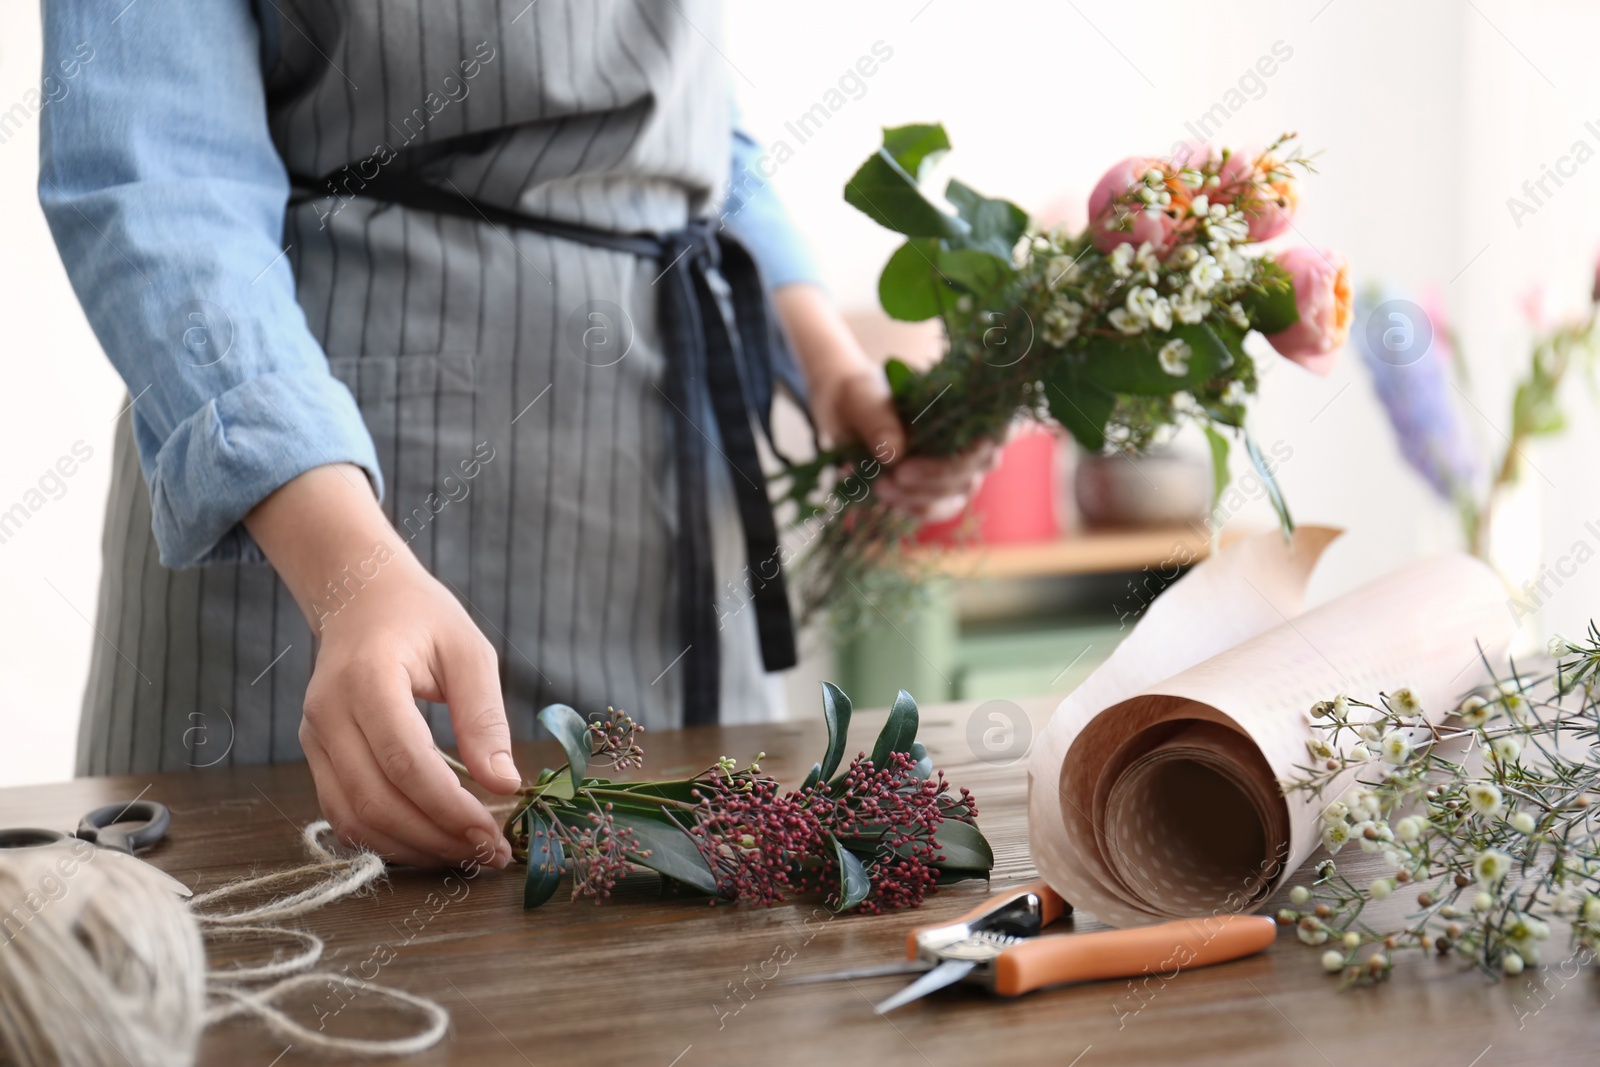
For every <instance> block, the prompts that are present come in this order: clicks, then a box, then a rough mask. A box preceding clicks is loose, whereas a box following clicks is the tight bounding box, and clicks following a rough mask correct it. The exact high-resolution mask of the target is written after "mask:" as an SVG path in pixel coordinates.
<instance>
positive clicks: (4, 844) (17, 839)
mask: <svg viewBox="0 0 1600 1067" xmlns="http://www.w3.org/2000/svg"><path fill="white" fill-rule="evenodd" d="M66 839H67V835H66V834H64V833H62V832H61V831H60V830H40V829H36V828H34V827H31V826H12V827H8V828H6V829H4V830H0V848H34V847H35V846H38V845H54V844H57V843H59V842H61V841H65V840H66Z"/></svg>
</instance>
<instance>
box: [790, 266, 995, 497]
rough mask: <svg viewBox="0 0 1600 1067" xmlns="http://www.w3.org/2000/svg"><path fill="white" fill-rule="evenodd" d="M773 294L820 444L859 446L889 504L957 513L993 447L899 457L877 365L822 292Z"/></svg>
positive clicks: (805, 289) (796, 288)
mask: <svg viewBox="0 0 1600 1067" xmlns="http://www.w3.org/2000/svg"><path fill="white" fill-rule="evenodd" d="M773 299H774V301H775V302H776V304H777V305H778V313H779V314H780V315H781V316H782V317H783V324H784V326H785V327H787V329H788V331H789V336H790V337H791V338H792V339H793V340H794V345H795V350H796V355H797V356H798V357H799V359H800V365H801V366H802V367H803V368H804V370H805V375H806V384H807V385H808V386H809V388H810V392H811V414H812V417H813V418H814V419H815V420H816V423H817V429H818V431H819V432H820V433H821V435H822V437H823V443H824V444H826V445H829V446H833V445H838V444H842V443H845V442H848V441H859V442H860V443H861V444H863V445H865V446H866V447H867V449H868V451H870V452H871V453H872V454H873V455H874V456H876V457H877V458H878V460H879V461H880V462H881V463H883V464H884V470H883V471H882V472H881V473H880V474H879V475H878V476H877V477H876V478H875V479H873V481H872V483H871V484H872V491H873V492H875V493H877V494H878V496H879V499H881V500H882V501H883V502H884V503H886V504H888V505H889V506H890V507H893V508H895V509H897V510H899V511H903V512H905V513H906V514H907V515H910V516H912V517H913V518H916V519H920V520H922V521H924V522H942V521H944V520H946V519H953V518H955V517H956V516H957V515H959V514H960V513H961V509H962V508H964V507H966V505H967V501H968V500H969V499H971V497H972V494H973V493H976V492H977V491H978V486H979V485H981V484H982V482H983V476H984V475H985V474H987V473H988V472H989V471H990V470H992V469H993V468H994V466H995V464H996V463H998V462H999V457H1000V450H999V446H998V445H997V444H996V443H995V442H992V441H985V442H983V443H981V444H978V445H976V446H975V447H973V448H972V449H971V450H970V451H968V452H966V453H964V454H962V455H959V456H950V457H942V458H941V457H934V456H913V457H907V456H906V454H905V452H906V432H905V427H903V426H902V425H901V424H900V417H899V415H897V414H896V413H895V409H894V400H893V398H892V397H891V396H890V393H889V382H888V379H887V378H885V377H884V373H883V368H882V367H880V366H879V365H878V364H877V363H876V362H874V361H873V360H872V358H871V357H869V356H868V355H867V354H866V352H865V351H863V350H862V348H861V344H860V342H859V341H857V340H856V338H855V334H853V333H851V332H850V327H849V326H848V325H846V323H845V321H844V317H843V316H842V315H840V314H839V312H838V309H837V308H835V307H834V306H833V302H832V301H831V300H830V299H829V298H828V295H827V293H825V292H824V291H823V290H822V289H821V288H820V287H818V286H815V285H807V284H803V283H801V284H795V285H786V286H784V287H782V288H781V289H778V290H777V291H776V292H775V293H773Z"/></svg>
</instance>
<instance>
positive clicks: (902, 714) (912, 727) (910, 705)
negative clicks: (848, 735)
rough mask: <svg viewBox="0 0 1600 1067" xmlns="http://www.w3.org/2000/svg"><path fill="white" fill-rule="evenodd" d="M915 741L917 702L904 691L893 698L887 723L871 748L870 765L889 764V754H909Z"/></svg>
mask: <svg viewBox="0 0 1600 1067" xmlns="http://www.w3.org/2000/svg"><path fill="white" fill-rule="evenodd" d="M916 739H917V702H916V701H915V700H913V699H912V698H911V694H910V693H908V692H906V691H905V690H904V689H902V690H900V692H899V694H898V695H897V696H896V697H895V698H894V704H893V705H892V706H891V707H890V708H889V721H887V722H885V723H884V724H883V730H882V732H880V733H879V734H878V743H877V744H875V745H873V746H872V765H873V766H874V767H883V766H885V765H887V763H888V762H889V754H890V753H891V752H910V751H911V744H912V742H914V741H915V740H916Z"/></svg>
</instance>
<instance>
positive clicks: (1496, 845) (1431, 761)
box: [1278, 623, 1600, 985]
mask: <svg viewBox="0 0 1600 1067" xmlns="http://www.w3.org/2000/svg"><path fill="white" fill-rule="evenodd" d="M1550 651H1551V653H1552V654H1553V655H1555V656H1557V657H1558V660H1557V663H1556V667H1555V670H1554V671H1553V672H1552V673H1548V674H1543V675H1532V674H1530V675H1524V674H1519V673H1517V672H1516V671H1515V670H1513V672H1512V673H1511V675H1510V676H1509V677H1506V678H1503V679H1502V680H1500V681H1499V682H1497V683H1496V684H1494V685H1492V686H1490V687H1487V688H1484V689H1481V690H1479V691H1477V692H1474V693H1472V694H1470V695H1468V696H1467V698H1466V699H1465V701H1463V702H1462V704H1461V705H1460V707H1459V708H1458V709H1457V710H1456V713H1455V717H1454V722H1453V723H1452V724H1448V725H1446V726H1444V727H1438V728H1436V727H1431V726H1429V725H1428V724H1427V723H1426V722H1424V721H1423V719H1422V717H1421V714H1420V710H1421V709H1420V708H1418V707H1417V705H1416V700H1415V698H1414V697H1413V696H1412V695H1411V693H1410V692H1409V691H1408V690H1404V689H1402V690H1398V691H1396V692H1394V693H1391V694H1387V695H1385V696H1383V697H1382V698H1381V700H1380V702H1379V703H1378V704H1365V703H1362V702H1360V701H1357V700H1351V699H1347V698H1345V697H1339V698H1337V699H1334V700H1330V701H1326V702H1324V703H1322V704H1319V705H1318V706H1317V707H1316V708H1314V709H1313V712H1312V714H1313V715H1314V716H1315V717H1316V718H1317V720H1318V721H1319V723H1320V727H1321V728H1320V730H1319V731H1318V736H1317V737H1315V738H1313V739H1312V741H1310V742H1309V745H1308V747H1309V749H1310V755H1311V757H1312V760H1311V762H1309V763H1308V764H1307V765H1306V766H1304V767H1302V768H1300V769H1301V771H1303V774H1302V776H1301V777H1299V778H1297V779H1295V780H1294V781H1291V782H1288V783H1286V785H1285V790H1286V792H1290V793H1307V794H1310V795H1312V796H1318V797H1321V796H1323V794H1324V791H1325V790H1328V789H1329V787H1330V786H1332V785H1333V784H1334V783H1336V782H1343V781H1345V780H1346V778H1345V776H1346V774H1347V773H1348V772H1350V771H1352V770H1353V771H1354V772H1355V784H1353V785H1352V786H1350V787H1349V788H1348V789H1345V790H1344V791H1343V792H1342V793H1341V794H1339V795H1338V796H1337V797H1335V798H1334V799H1332V800H1331V801H1330V802H1329V803H1328V805H1327V807H1326V808H1325V809H1324V811H1323V833H1322V838H1323V844H1324V845H1325V846H1326V847H1327V849H1328V851H1329V852H1330V853H1334V854H1337V853H1338V852H1339V851H1340V850H1341V849H1343V848H1345V847H1347V846H1349V845H1350V844H1352V843H1354V844H1355V845H1357V846H1359V847H1360V848H1361V849H1362V850H1364V851H1366V852H1372V853H1380V854H1381V855H1382V856H1383V858H1384V860H1385V861H1387V866H1388V867H1389V869H1390V870H1389V872H1388V873H1384V874H1382V875H1380V876H1379V877H1378V878H1376V879H1372V880H1370V881H1368V880H1366V879H1362V880H1361V883H1360V884H1358V883H1357V882H1354V881H1352V880H1351V878H1350V877H1349V876H1348V875H1347V874H1346V873H1345V871H1343V870H1341V867H1340V864H1339V862H1338V861H1337V860H1335V859H1329V860H1326V861H1324V862H1323V863H1321V864H1320V865H1319V866H1318V868H1317V877H1316V881H1315V883H1314V884H1313V885H1311V886H1309V887H1308V886H1296V887H1295V888H1294V889H1293V890H1291V891H1290V901H1291V903H1292V904H1293V905H1294V907H1292V908H1286V909H1284V910H1283V911H1280V912H1279V913H1278V919H1279V921H1280V922H1283V923H1285V924H1293V925H1295V926H1296V927H1297V928H1298V933H1299V935H1300V940H1302V941H1304V942H1305V943H1307V944H1309V945H1316V946H1321V947H1323V955H1322V965H1323V967H1324V968H1325V969H1326V970H1328V971H1329V972H1331V973H1333V974H1336V975H1339V976H1340V979H1341V983H1342V984H1343V985H1351V984H1358V983H1372V982H1379V981H1383V980H1385V979H1387V978H1389V977H1390V976H1391V974H1392V973H1393V968H1394V956H1395V954H1396V953H1398V952H1402V951H1406V950H1411V951H1420V952H1434V953H1437V954H1439V955H1441V956H1449V955H1454V956H1457V957H1459V958H1461V959H1463V960H1466V961H1469V962H1471V963H1472V964H1474V965H1476V966H1477V967H1478V968H1479V969H1481V970H1482V971H1484V972H1485V973H1487V974H1489V975H1491V976H1495V977H1498V976H1500V975H1510V976H1515V975H1519V974H1521V973H1522V972H1523V970H1524V968H1528V967H1534V966H1537V965H1538V964H1539V963H1540V961H1541V959H1542V957H1543V955H1544V953H1545V948H1546V942H1548V941H1549V940H1550V938H1551V935H1552V928H1553V927H1559V926H1565V927H1566V928H1567V931H1568V938H1569V941H1570V957H1569V961H1576V962H1577V963H1583V962H1587V961H1589V960H1592V959H1594V957H1595V953H1596V951H1600V840H1597V837H1596V827H1595V821H1594V815H1595V810H1596V809H1595V808H1594V806H1593V802H1594V801H1595V799H1596V795H1597V793H1600V762H1597V760H1596V757H1595V749H1594V743H1595V741H1596V738H1597V737H1600V726H1597V724H1600V692H1597V683H1600V629H1596V627H1595V626H1594V624H1593V623H1591V624H1590V627H1589V633H1588V635H1587V637H1586V639H1585V640H1583V641H1581V642H1569V641H1567V640H1566V639H1564V638H1561V637H1556V638H1553V639H1552V640H1551V647H1550ZM1402 892H1405V893H1408V894H1414V896H1412V897H1411V898H1410V902H1411V904H1412V905H1413V906H1412V907H1410V908H1409V909H1408V911H1409V914H1407V915H1406V916H1405V918H1404V920H1403V921H1401V922H1399V923H1398V924H1397V923H1393V922H1390V923H1385V924H1379V923H1377V922H1375V921H1372V920H1369V919H1368V918H1367V917H1366V915H1365V914H1364V913H1365V909H1366V907H1367V905H1368V904H1370V903H1372V902H1373V901H1378V900H1385V899H1388V898H1389V897H1391V896H1394V895H1396V894H1399V893H1402ZM1363 952H1365V955H1362V953H1363Z"/></svg>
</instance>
